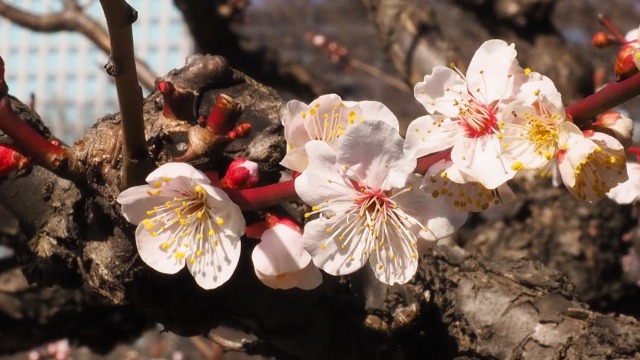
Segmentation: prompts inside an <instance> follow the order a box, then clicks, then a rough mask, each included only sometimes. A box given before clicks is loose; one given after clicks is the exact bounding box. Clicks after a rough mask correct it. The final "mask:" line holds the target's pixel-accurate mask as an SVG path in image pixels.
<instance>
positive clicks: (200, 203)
mask: <svg viewBox="0 0 640 360" xmlns="http://www.w3.org/2000/svg"><path fill="white" fill-rule="evenodd" d="M171 180H172V179H169V178H165V179H164V181H163V182H160V181H158V182H156V183H155V184H154V185H153V186H154V187H155V188H156V190H155V191H149V192H147V194H148V195H149V196H164V197H167V201H166V202H165V203H164V204H162V205H159V206H154V207H153V208H152V209H150V210H148V211H147V215H148V216H149V217H148V218H146V219H144V220H143V221H142V224H143V225H144V226H145V227H146V228H147V229H148V230H149V231H151V236H153V237H158V236H160V234H162V233H163V232H169V231H170V232H171V236H170V237H169V238H168V239H166V240H165V241H164V242H162V243H161V244H160V247H161V248H162V249H163V250H165V251H170V252H172V253H173V254H174V257H175V258H176V259H184V258H186V257H189V262H191V263H192V264H193V263H195V262H196V260H197V259H198V258H199V257H201V256H202V253H203V252H202V247H203V245H204V243H203V242H204V241H205V239H207V240H208V241H210V242H211V243H212V244H213V246H214V247H216V246H218V245H219V240H220V239H219V237H218V235H217V234H216V231H219V230H220V225H222V224H223V223H224V220H223V219H222V218H221V217H217V216H215V215H214V213H213V211H212V208H211V205H210V204H209V202H208V199H207V197H208V196H209V195H208V193H207V192H206V190H205V189H203V188H202V186H200V185H195V186H193V187H191V188H181V187H179V186H172V185H174V184H171Z"/></svg>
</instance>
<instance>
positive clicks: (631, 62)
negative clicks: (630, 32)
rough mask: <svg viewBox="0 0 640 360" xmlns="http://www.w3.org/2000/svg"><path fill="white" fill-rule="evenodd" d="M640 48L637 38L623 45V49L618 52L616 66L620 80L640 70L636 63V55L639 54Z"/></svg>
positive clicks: (617, 76)
mask: <svg viewBox="0 0 640 360" xmlns="http://www.w3.org/2000/svg"><path fill="white" fill-rule="evenodd" d="M639 50H640V44H638V41H637V40H635V41H630V42H628V43H626V44H624V46H622V49H620V51H619V52H618V58H617V59H616V63H615V66H614V71H615V74H616V78H617V79H618V81H620V80H624V79H626V78H628V77H630V76H632V75H635V74H637V73H638V72H639V70H638V66H637V65H636V57H637V56H638V51H639ZM638 62H640V59H638Z"/></svg>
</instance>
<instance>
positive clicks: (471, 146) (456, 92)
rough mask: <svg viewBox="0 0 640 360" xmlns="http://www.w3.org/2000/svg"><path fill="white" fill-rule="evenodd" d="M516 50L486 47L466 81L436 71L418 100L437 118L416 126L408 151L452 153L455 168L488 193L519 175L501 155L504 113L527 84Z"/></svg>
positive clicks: (421, 86)
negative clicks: (523, 85)
mask: <svg viewBox="0 0 640 360" xmlns="http://www.w3.org/2000/svg"><path fill="white" fill-rule="evenodd" d="M525 79H526V77H525V75H524V70H523V69H522V68H521V67H520V65H519V64H518V61H517V60H516V51H515V49H514V45H513V44H511V45H508V44H507V43H506V42H504V41H502V40H489V41H486V42H485V43H484V44H482V46H480V48H479V49H478V50H477V51H476V53H475V55H474V57H473V59H472V60H471V62H470V64H469V68H468V70H467V74H466V76H464V75H463V74H462V73H461V72H460V71H459V70H457V69H451V68H446V67H441V66H438V67H435V68H434V69H433V72H432V74H431V75H427V76H425V77H424V81H422V82H419V83H417V84H416V86H415V88H414V94H415V97H416V99H417V100H418V101H419V102H420V103H421V104H422V105H423V106H424V107H425V108H426V110H427V112H429V114H431V115H427V116H423V117H420V118H418V119H416V120H414V121H413V122H412V123H411V124H410V125H409V129H408V130H407V139H406V145H405V146H406V148H407V151H410V152H414V154H415V156H416V157H420V156H424V155H429V154H432V153H435V152H439V151H442V150H446V149H451V159H452V161H453V164H454V165H455V166H456V167H458V168H459V169H460V172H462V173H464V174H465V175H466V177H467V178H470V179H473V180H474V181H477V182H479V183H480V184H482V185H483V186H485V187H486V188H488V189H495V188H496V187H498V186H500V185H501V184H503V183H505V182H506V181H507V180H509V179H511V178H512V177H513V176H514V174H515V170H514V169H512V168H511V163H510V162H509V161H508V159H506V158H505V157H504V156H503V155H502V153H501V150H500V143H499V139H498V135H499V134H500V132H501V130H500V126H501V110H502V109H503V108H504V107H506V106H507V105H508V104H509V103H511V101H513V98H514V96H515V94H516V93H517V92H518V89H519V87H520V85H521V84H522V83H523V82H524V81H525Z"/></svg>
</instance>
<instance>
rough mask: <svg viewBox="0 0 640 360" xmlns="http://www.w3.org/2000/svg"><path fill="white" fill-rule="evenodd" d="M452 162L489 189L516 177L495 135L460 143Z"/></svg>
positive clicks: (455, 147)
mask: <svg viewBox="0 0 640 360" xmlns="http://www.w3.org/2000/svg"><path fill="white" fill-rule="evenodd" d="M451 160H452V161H453V163H454V164H455V165H456V166H457V167H458V168H459V169H460V171H461V172H463V173H465V174H466V175H468V176H470V177H472V178H473V179H475V180H476V181H477V182H479V183H481V184H482V185H483V186H484V187H486V188H487V189H495V188H497V187H498V186H500V185H502V184H504V183H505V182H507V180H510V179H511V178H513V176H514V175H515V173H516V171H515V170H514V169H513V168H512V164H511V162H510V160H509V159H506V158H504V156H503V155H502V154H501V151H500V141H499V140H498V137H497V136H495V135H485V136H481V137H478V138H473V139H468V140H467V141H465V142H460V143H458V144H456V145H455V146H454V147H453V150H452V151H451Z"/></svg>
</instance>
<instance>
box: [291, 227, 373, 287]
mask: <svg viewBox="0 0 640 360" xmlns="http://www.w3.org/2000/svg"><path fill="white" fill-rule="evenodd" d="M336 218H338V217H337V216H335V217H333V218H331V219H326V218H320V219H316V220H313V221H310V222H309V223H307V225H305V227H304V233H303V235H302V238H303V240H304V247H305V249H307V251H309V254H311V258H312V259H313V263H314V264H315V265H316V266H317V267H319V268H320V269H322V270H324V271H326V272H327V273H328V274H331V275H348V274H351V273H353V272H355V271H357V270H358V269H360V268H362V266H364V264H365V263H366V261H367V260H368V258H369V254H368V252H367V250H368V249H370V248H371V245H372V244H369V241H368V240H367V237H366V236H365V234H364V233H363V232H361V233H359V234H355V233H352V234H350V235H344V238H343V239H342V240H341V239H340V238H339V235H338V233H337V229H340V228H341V227H344V226H346V224H345V223H335V221H332V219H336ZM359 231H362V230H361V229H360V230H359Z"/></svg>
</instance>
